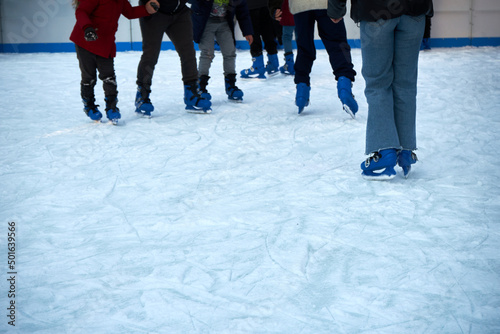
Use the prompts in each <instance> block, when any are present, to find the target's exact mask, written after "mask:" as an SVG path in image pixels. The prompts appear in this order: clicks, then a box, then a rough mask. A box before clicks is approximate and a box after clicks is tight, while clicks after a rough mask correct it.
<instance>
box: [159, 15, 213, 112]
mask: <svg viewBox="0 0 500 334" xmlns="http://www.w3.org/2000/svg"><path fill="white" fill-rule="evenodd" d="M167 35H168V37H169V38H170V40H171V41H172V44H174V47H175V50H176V51H177V54H178V55H179V58H180V60H181V72H182V81H183V83H184V103H185V104H186V110H188V112H193V113H204V114H205V113H210V112H211V109H210V107H211V105H212V103H211V102H210V100H209V99H208V98H207V96H202V94H201V91H200V87H199V84H198V68H197V66H196V51H195V49H194V42H193V24H192V21H191V10H190V9H189V8H185V9H183V10H182V11H181V12H179V13H178V14H175V15H173V16H172V21H171V24H169V26H168V28H167ZM213 43H214V42H213V40H212V45H213Z"/></svg>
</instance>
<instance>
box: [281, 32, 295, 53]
mask: <svg viewBox="0 0 500 334" xmlns="http://www.w3.org/2000/svg"><path fill="white" fill-rule="evenodd" d="M282 30H283V36H282V37H281V39H282V40H283V51H285V53H292V52H293V46H292V39H293V32H294V31H295V26H283V27H282Z"/></svg>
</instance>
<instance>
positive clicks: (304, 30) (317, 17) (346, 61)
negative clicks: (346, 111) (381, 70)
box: [293, 9, 356, 86]
mask: <svg viewBox="0 0 500 334" xmlns="http://www.w3.org/2000/svg"><path fill="white" fill-rule="evenodd" d="M293 18H294V20H295V39H296V42H297V58H296V60H295V67H294V68H295V83H296V84H298V83H306V84H307V85H308V86H309V85H310V77H309V75H310V73H311V69H312V66H313V63H314V60H315V59H316V47H315V45H314V26H315V23H316V22H317V23H318V34H319V37H320V38H321V40H322V42H323V44H324V46H325V49H326V52H327V53H328V57H329V60H330V65H331V66H332V70H333V74H334V75H335V79H336V80H338V78H339V77H341V76H344V77H347V78H349V79H350V80H351V81H354V76H355V75H356V71H354V65H353V64H352V60H351V48H350V46H349V44H347V33H346V30H345V25H344V21H343V20H342V21H340V22H339V23H336V24H335V23H333V22H332V20H330V18H329V17H328V15H327V13H326V9H324V10H310V11H306V12H301V13H298V14H295V15H294V16H293Z"/></svg>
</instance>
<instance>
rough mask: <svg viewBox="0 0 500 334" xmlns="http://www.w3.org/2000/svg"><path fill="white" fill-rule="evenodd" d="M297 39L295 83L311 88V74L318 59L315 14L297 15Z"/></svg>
mask: <svg viewBox="0 0 500 334" xmlns="http://www.w3.org/2000/svg"><path fill="white" fill-rule="evenodd" d="M293 18H294V20H295V37H296V42H297V58H296V60H295V79H294V80H295V83H296V84H299V83H305V84H306V85H307V86H310V73H311V69H312V66H313V63H314V60H315V59H316V47H315V46H314V25H315V23H316V22H315V20H314V13H313V12H312V11H306V12H302V13H298V14H295V15H294V16H293Z"/></svg>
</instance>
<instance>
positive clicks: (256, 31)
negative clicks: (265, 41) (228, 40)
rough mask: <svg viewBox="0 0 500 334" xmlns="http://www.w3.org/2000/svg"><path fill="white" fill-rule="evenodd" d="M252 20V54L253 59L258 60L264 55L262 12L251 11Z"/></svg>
mask: <svg viewBox="0 0 500 334" xmlns="http://www.w3.org/2000/svg"><path fill="white" fill-rule="evenodd" d="M250 20H251V21H252V26H253V43H252V44H250V54H251V55H252V58H256V57H258V56H260V55H262V39H261V34H262V32H261V28H260V10H259V9H258V8H257V9H252V10H250Z"/></svg>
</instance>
